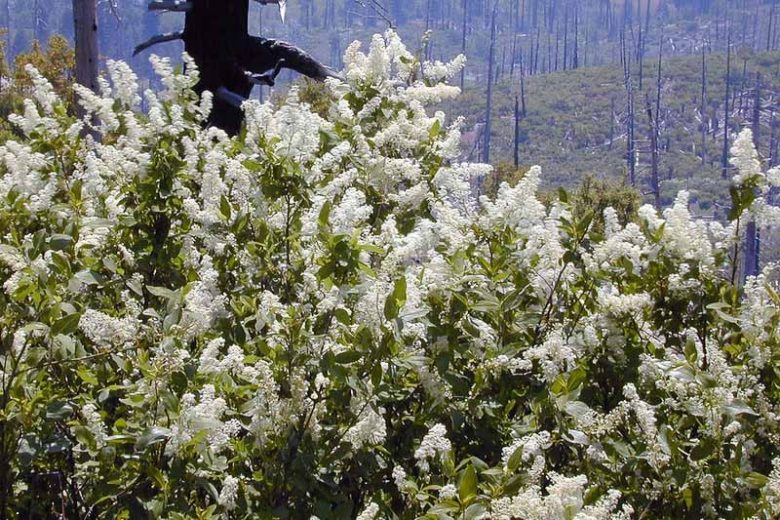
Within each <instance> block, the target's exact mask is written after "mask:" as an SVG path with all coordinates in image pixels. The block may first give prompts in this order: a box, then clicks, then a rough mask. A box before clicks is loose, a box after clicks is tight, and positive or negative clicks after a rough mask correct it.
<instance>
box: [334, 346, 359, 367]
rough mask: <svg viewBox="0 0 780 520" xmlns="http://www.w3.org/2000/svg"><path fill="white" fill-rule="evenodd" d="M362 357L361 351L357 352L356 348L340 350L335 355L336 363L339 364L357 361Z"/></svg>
mask: <svg viewBox="0 0 780 520" xmlns="http://www.w3.org/2000/svg"><path fill="white" fill-rule="evenodd" d="M362 357H363V353H362V352H358V351H357V350H347V351H346V352H341V353H339V354H337V355H336V363H338V364H339V365H349V364H350V363H354V362H355V361H358V360H359V359H360V358H362Z"/></svg>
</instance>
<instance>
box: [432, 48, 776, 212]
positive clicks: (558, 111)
mask: <svg viewBox="0 0 780 520" xmlns="http://www.w3.org/2000/svg"><path fill="white" fill-rule="evenodd" d="M701 62H702V59H701V56H691V57H685V58H673V59H670V60H668V61H667V62H665V63H663V66H662V74H661V77H662V81H661V116H662V121H661V129H660V139H659V143H660V145H659V146H660V168H659V171H660V174H661V177H662V182H661V191H662V202H663V204H664V205H668V204H670V203H671V202H672V200H673V198H674V196H675V195H676V193H677V192H678V191H679V190H681V189H686V190H689V191H690V192H691V201H692V202H694V203H696V204H698V209H699V210H700V212H702V213H710V214H712V215H713V216H715V217H722V216H723V212H724V210H725V208H724V207H723V204H722V202H723V201H725V200H726V199H727V195H728V186H729V182H730V181H729V179H723V178H722V174H721V155H722V149H723V122H722V121H723V115H724V93H725V75H726V74H725V62H726V59H725V56H723V55H718V54H711V55H707V56H706V57H705V67H706V71H707V85H706V91H707V94H706V102H705V108H704V114H705V115H704V117H702V109H701V74H702V71H701V66H702V65H701ZM656 70H657V68H656V64H653V63H646V66H645V72H644V73H645V78H644V85H643V87H644V90H643V91H637V92H636V93H635V99H636V105H635V113H636V126H635V135H636V148H637V168H636V179H637V187H638V188H639V189H640V191H642V192H643V193H647V192H649V189H650V188H649V180H648V177H649V162H650V153H649V150H650V146H649V124H648V118H647V112H646V105H645V99H646V96H649V97H650V98H651V99H652V102H653V103H654V100H655V95H656V79H655V78H656V74H657V73H656ZM779 71H780V53H777V52H775V53H763V54H757V55H748V54H745V55H739V56H732V74H731V84H732V88H731V90H732V94H731V97H730V106H731V108H732V109H731V110H730V119H731V121H730V123H731V124H730V132H731V133H732V137H736V131H737V130H738V129H739V128H741V127H744V126H745V125H747V124H750V122H751V118H752V117H753V105H754V98H755V95H754V86H755V83H756V80H755V78H756V73H760V74H761V90H760V100H761V102H760V107H759V108H760V120H761V127H760V151H761V154H762V157H763V158H764V159H765V160H766V161H772V160H773V159H772V158H771V157H772V155H773V154H772V153H771V152H770V148H771V149H776V148H777V142H776V141H777V138H776V137H774V138H773V136H774V134H775V132H776V130H774V131H773V130H772V127H775V129H777V128H778V121H775V116H774V113H775V112H776V111H777V102H776V99H777V96H776V92H777V90H778V87H780V75H779V74H778V72H779ZM636 72H637V71H636V70H635V71H634V76H635V77H636ZM525 83H526V84H525V91H526V105H527V115H526V117H524V118H523V119H522V121H521V123H520V139H521V144H520V148H519V150H520V163H521V165H526V166H527V165H530V164H539V165H541V166H542V167H543V168H544V170H545V176H544V177H545V182H546V183H548V185H550V186H555V185H559V184H562V185H569V186H571V185H574V184H576V183H577V182H578V181H579V180H580V179H581V178H582V177H583V176H584V175H586V174H593V175H596V176H609V177H612V178H616V177H620V176H623V177H624V178H626V179H628V168H627V162H626V148H627V146H626V145H627V142H626V122H627V106H626V98H627V96H626V89H625V87H624V78H623V71H622V69H621V68H619V67H600V68H587V69H579V70H574V71H568V72H561V73H555V74H547V75H540V76H532V77H527V78H526V80H525ZM519 92H520V81H519V78H518V77H517V75H515V77H514V78H509V77H508V76H505V77H504V78H503V79H501V80H499V83H498V85H497V88H496V93H495V95H494V109H493V132H492V142H491V156H490V157H491V162H493V163H497V162H501V161H511V160H512V158H513V139H514V103H515V96H516V95H519ZM484 99H485V93H484V88H476V87H467V88H466V91H465V92H464V93H463V95H461V96H460V97H459V98H458V99H457V100H456V101H455V102H454V103H452V104H449V105H448V106H447V107H446V110H447V111H448V113H450V114H462V115H464V116H466V120H467V123H466V128H465V131H464V133H465V137H464V146H465V148H466V151H465V153H466V154H467V155H469V156H471V158H478V157H479V149H480V147H481V129H482V122H483V121H484V118H485V101H484ZM613 107H614V112H613ZM702 130H703V131H704V132H702ZM702 134H703V135H704V143H705V146H704V148H705V150H704V154H702V145H701V143H702ZM610 136H612V138H610ZM774 156H777V153H776V151H775V153H774Z"/></svg>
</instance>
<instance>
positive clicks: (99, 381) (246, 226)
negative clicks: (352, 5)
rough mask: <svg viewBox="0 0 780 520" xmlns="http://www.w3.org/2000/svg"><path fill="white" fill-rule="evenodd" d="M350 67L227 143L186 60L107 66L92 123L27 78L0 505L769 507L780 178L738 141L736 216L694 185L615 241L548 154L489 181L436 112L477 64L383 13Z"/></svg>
mask: <svg viewBox="0 0 780 520" xmlns="http://www.w3.org/2000/svg"><path fill="white" fill-rule="evenodd" d="M345 61H346V63H347V66H346V70H345V77H346V78H347V81H346V83H337V82H332V83H329V84H328V95H329V97H330V100H331V101H330V103H331V105H330V112H329V114H328V117H325V118H323V117H321V116H319V115H316V114H315V113H313V112H312V111H311V110H310V109H309V107H308V106H306V105H305V104H302V103H301V102H300V101H299V100H298V98H297V95H296V91H295V90H294V89H293V90H292V91H291V92H290V94H289V96H288V98H287V100H286V102H285V103H283V104H282V106H280V107H279V108H274V107H272V106H271V105H269V104H265V105H260V104H258V103H256V102H254V101H249V102H247V103H246V113H247V126H246V130H245V132H244V133H243V134H242V135H241V136H240V137H239V138H237V139H229V138H228V137H227V136H226V135H225V134H224V133H222V132H221V131H219V130H216V129H213V128H211V129H206V130H203V129H201V123H202V122H203V121H204V119H205V117H206V115H207V114H208V112H209V110H210V98H209V96H208V95H206V96H204V98H203V100H202V101H198V99H197V97H195V96H194V95H193V93H192V92H191V90H190V87H191V86H192V85H193V84H194V82H195V81H196V77H195V74H196V72H194V68H193V67H191V66H188V67H187V70H188V73H187V74H180V73H178V72H176V71H174V70H173V69H172V67H171V65H170V64H169V63H168V62H167V61H164V60H153V62H154V63H153V64H154V66H155V68H156V69H157V71H158V73H160V75H161V77H162V83H163V85H164V86H165V89H164V90H163V91H162V92H159V93H153V92H145V93H144V97H145V99H146V104H147V105H148V106H149V111H148V115H142V114H140V113H139V112H138V106H139V104H140V101H141V97H140V95H139V93H138V88H137V86H136V81H135V77H134V75H133V73H132V71H130V70H129V69H128V68H127V66H126V65H124V64H121V63H110V64H109V67H108V76H109V78H108V79H107V80H106V81H104V82H103V94H102V95H101V96H98V95H95V94H92V93H89V92H87V91H84V90H83V89H80V90H79V93H80V94H81V103H82V104H83V105H84V106H85V107H86V109H87V111H88V114H87V115H86V116H85V119H84V121H77V120H75V119H73V118H72V117H70V116H68V115H67V114H66V112H65V111H64V110H63V109H62V104H61V102H60V101H59V100H58V99H57V97H56V95H55V94H54V93H53V90H52V89H51V87H50V86H48V85H47V83H46V81H45V80H43V79H42V78H41V77H40V76H39V75H36V73H35V71H34V70H31V71H30V74H31V75H32V77H33V78H34V82H35V84H36V87H37V88H36V98H35V99H34V100H29V102H28V103H27V104H26V105H25V113H24V115H23V116H17V117H15V118H14V119H13V121H14V123H15V124H16V125H17V126H18V127H19V129H20V131H21V132H22V133H23V134H24V137H23V138H20V139H18V140H16V141H8V142H6V143H5V144H4V145H3V146H1V147H0V175H1V176H0V229H2V245H0V285H2V291H0V310H2V313H0V346H1V349H2V350H0V353H1V355H2V357H0V369H1V370H2V372H0V383H1V384H2V395H0V406H1V407H2V408H1V412H0V442H1V444H0V490H9V491H10V492H8V491H5V492H2V491H0V492H1V493H3V495H2V497H3V502H2V504H0V510H1V511H3V514H4V515H7V516H10V517H11V518H15V517H16V516H19V517H23V516H25V515H27V514H30V515H34V514H37V515H41V516H46V515H55V514H61V515H63V516H64V517H68V518H87V517H88V518H147V517H154V518H156V517H161V518H170V519H177V518H190V517H196V518H311V517H315V516H316V517H318V518H321V519H325V518H359V519H362V520H367V519H375V518H409V519H410V518H430V519H437V518H439V519H447V518H463V519H478V518H494V519H545V520H546V519H575V518H576V519H579V520H584V519H606V518H618V519H619V518H668V517H675V518H681V517H688V518H702V517H705V518H706V517H713V518H714V517H728V518H740V517H750V516H756V517H758V518H771V517H775V516H776V515H778V514H780V449H779V448H778V441H779V437H778V435H779V434H780V426H779V425H778V412H780V409H779V408H778V404H780V399H779V397H780V395H779V394H778V392H779V391H780V373H778V370H777V368H776V367H777V366H778V362H780V345H778V340H779V339H780V334H779V333H778V327H779V326H780V297H778V293H777V289H776V286H774V285H772V284H771V283H770V281H769V278H770V275H771V273H770V272H769V271H770V269H767V271H766V272H765V273H764V274H762V275H761V276H759V277H757V278H753V279H750V280H749V281H748V282H747V284H745V286H744V288H743V289H740V288H739V287H737V286H736V285H735V284H734V283H733V281H734V280H733V273H734V272H735V268H733V266H734V265H736V263H737V262H738V253H739V248H738V247H737V244H739V238H740V226H739V225H738V223H739V222H744V221H745V220H746V219H748V218H754V216H755V215H757V214H760V215H763V216H766V215H767V214H769V213H771V211H770V210H769V209H768V208H767V207H766V205H764V204H761V203H760V201H761V200H762V199H761V197H760V196H759V195H760V193H761V190H765V189H767V187H768V186H769V184H771V183H775V184H776V183H777V181H778V177H780V176H779V175H778V174H777V173H776V172H770V174H768V175H764V174H763V173H762V172H761V169H760V164H758V163H757V161H756V156H755V152H754V151H753V149H752V147H751V146H750V136H749V135H748V134H744V135H743V136H742V137H740V139H739V140H738V141H737V143H736V144H735V148H734V154H735V157H734V163H735V166H737V167H738V169H739V172H740V173H739V179H738V180H739V182H738V183H736V184H735V188H734V200H735V211H734V221H733V222H732V223H731V224H730V225H729V226H726V227H724V226H721V225H720V224H718V223H714V222H710V223H706V222H701V221H698V220H696V219H694V218H693V217H692V216H691V215H690V213H689V212H688V207H687V195H686V194H685V193H681V194H680V196H679V197H678V199H677V201H676V202H675V204H674V206H673V207H672V208H669V209H668V210H666V211H665V212H664V214H663V215H658V214H657V213H656V211H655V210H653V209H652V208H651V207H647V206H646V207H643V208H642V209H641V211H640V221H639V222H636V223H629V224H627V225H625V226H622V225H621V224H620V223H619V222H618V218H617V216H616V214H615V212H614V211H612V210H607V211H606V212H605V215H604V222H605V224H604V226H599V228H600V229H599V230H598V231H597V230H596V229H595V227H594V226H593V225H592V222H593V216H592V215H585V216H583V217H578V218H575V217H573V216H572V214H571V212H570V207H569V203H568V198H567V196H566V194H565V193H564V192H563V191H561V193H560V197H559V198H560V200H559V201H557V202H556V203H554V204H552V205H551V206H549V207H546V206H545V205H543V204H542V203H541V202H539V200H538V199H537V198H536V190H537V187H538V184H539V179H540V171H539V169H538V168H534V169H532V170H531V171H530V172H529V173H528V174H527V175H526V176H524V177H523V179H522V180H521V181H519V182H518V183H517V185H516V186H510V185H507V184H504V185H502V186H501V187H500V189H499V190H498V193H497V195H496V196H495V197H487V196H482V197H478V196H477V195H476V187H477V186H478V185H479V182H480V179H481V178H482V177H483V176H484V175H485V174H486V173H488V172H489V170H490V168H489V167H488V166H485V165H479V164H463V163H458V162H457V156H458V143H459V132H458V125H459V122H458V121H455V122H453V123H448V122H447V120H446V118H445V116H444V114H442V113H436V114H434V115H429V114H428V113H427V112H426V106H427V105H429V104H430V103H434V102H437V101H439V100H441V99H444V98H447V97H450V96H454V95H456V94H457V89H456V88H455V87H451V86H448V85H446V84H445V83H443V81H445V80H446V79H447V78H448V77H451V76H452V75H453V74H455V73H456V71H457V69H458V67H459V66H461V65H462V59H458V60H456V61H455V62H453V63H451V64H441V63H435V64H424V65H422V66H421V65H420V64H419V62H418V61H417V60H416V58H415V57H414V56H413V55H412V54H410V53H409V52H407V50H406V49H405V47H404V46H403V45H402V43H401V42H400V40H399V39H398V37H397V36H396V35H395V34H393V33H387V34H386V35H385V36H384V37H380V36H377V37H375V38H374V39H373V41H372V42H371V47H370V50H369V52H368V53H366V54H364V53H361V52H360V50H359V48H358V45H357V44H355V45H352V46H351V47H350V48H349V49H348V51H347V53H346V60H345ZM93 115H94V116H97V117H96V118H94V119H93V117H92V116H93ZM91 121H99V123H96V127H95V128H93V129H92V132H93V134H94V135H99V137H100V139H93V138H92V137H91V136H89V135H88V136H87V137H81V135H83V134H84V133H83V132H82V128H83V125H87V124H91V123H89V122H91ZM757 209H760V210H761V211H757ZM762 218H764V217H762ZM742 227H744V225H743V226H742ZM601 228H603V229H601Z"/></svg>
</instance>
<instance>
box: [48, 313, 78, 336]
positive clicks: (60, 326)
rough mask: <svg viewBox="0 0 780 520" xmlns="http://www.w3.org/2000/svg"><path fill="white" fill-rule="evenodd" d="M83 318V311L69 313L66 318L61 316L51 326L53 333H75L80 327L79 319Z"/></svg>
mask: <svg viewBox="0 0 780 520" xmlns="http://www.w3.org/2000/svg"><path fill="white" fill-rule="evenodd" d="M80 320H81V313H79V312H74V313H73V314H68V315H67V316H65V317H64V318H60V319H58V320H57V321H55V322H54V325H52V326H51V335H52V336H57V335H59V334H65V335H68V334H73V333H74V332H76V331H77V330H78V328H79V321H80Z"/></svg>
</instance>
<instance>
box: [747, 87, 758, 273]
mask: <svg viewBox="0 0 780 520" xmlns="http://www.w3.org/2000/svg"><path fill="white" fill-rule="evenodd" d="M751 126H752V130H753V144H754V146H755V147H756V150H758V145H759V141H760V135H761V75H760V74H758V73H756V87H755V91H754V98H753V118H752V121H751ZM759 254H760V252H759V231H758V226H757V224H756V220H755V218H752V217H751V219H750V222H748V223H747V226H746V227H745V265H744V272H743V280H744V279H746V278H747V277H748V276H757V275H758V271H759Z"/></svg>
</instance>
